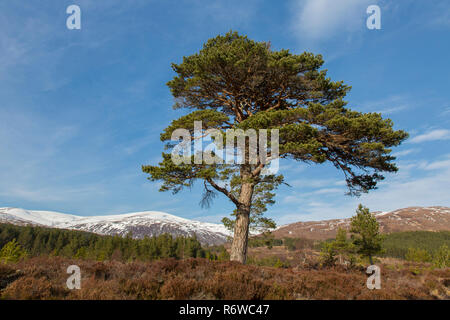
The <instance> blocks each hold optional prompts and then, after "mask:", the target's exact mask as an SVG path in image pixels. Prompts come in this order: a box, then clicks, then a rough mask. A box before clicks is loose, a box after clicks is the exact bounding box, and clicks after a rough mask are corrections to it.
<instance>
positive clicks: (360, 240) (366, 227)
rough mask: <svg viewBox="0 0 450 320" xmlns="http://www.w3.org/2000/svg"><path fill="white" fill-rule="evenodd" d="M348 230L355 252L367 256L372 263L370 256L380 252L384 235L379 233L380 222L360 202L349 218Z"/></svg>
mask: <svg viewBox="0 0 450 320" xmlns="http://www.w3.org/2000/svg"><path fill="white" fill-rule="evenodd" d="M350 232H351V233H352V235H351V239H352V243H353V245H354V247H355V250H356V252H357V253H358V254H360V255H362V256H365V257H368V258H369V261H370V264H373V259H372V257H373V256H374V255H376V254H379V253H381V252H382V245H383V239H384V237H383V236H382V235H381V234H380V224H379V223H378V221H377V219H376V218H375V216H374V215H373V214H372V213H370V211H369V209H368V208H366V207H364V206H363V205H361V204H360V205H359V206H358V209H356V215H355V216H353V217H352V219H351V228H350Z"/></svg>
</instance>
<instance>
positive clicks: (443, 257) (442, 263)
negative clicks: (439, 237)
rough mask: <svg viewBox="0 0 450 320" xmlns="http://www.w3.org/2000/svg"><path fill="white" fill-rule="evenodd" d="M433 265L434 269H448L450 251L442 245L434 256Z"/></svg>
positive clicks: (449, 265)
mask: <svg viewBox="0 0 450 320" xmlns="http://www.w3.org/2000/svg"><path fill="white" fill-rule="evenodd" d="M433 265H434V266H435V267H436V268H447V267H450V249H449V248H448V247H447V245H445V244H443V245H442V246H441V247H440V248H439V250H438V251H437V252H436V253H435V254H434V257H433Z"/></svg>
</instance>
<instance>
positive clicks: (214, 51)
mask: <svg viewBox="0 0 450 320" xmlns="http://www.w3.org/2000/svg"><path fill="white" fill-rule="evenodd" d="M323 63H324V61H323V59H322V56H321V55H314V54H312V53H308V52H305V53H302V54H300V55H297V54H293V53H291V52H289V50H284V49H283V50H279V51H276V50H273V49H272V48H271V46H270V43H266V42H256V41H253V40H250V39H248V38H247V37H246V36H242V35H239V34H238V33H237V32H229V33H227V34H225V35H223V36H222V35H219V36H217V37H215V38H212V39H210V40H208V41H207V42H206V43H205V44H204V46H203V48H202V49H201V50H200V51H199V52H198V53H196V54H193V55H191V56H187V57H184V58H183V61H182V62H181V63H180V64H172V68H173V70H174V71H175V73H176V75H175V77H174V78H173V79H172V80H171V81H169V82H168V83H167V85H168V86H169V87H170V90H171V92H172V95H173V96H174V98H175V105H174V108H176V109H178V108H186V109H190V110H191V111H192V112H191V113H189V114H186V115H184V116H182V117H180V118H179V119H176V120H174V121H173V122H172V123H171V124H170V125H169V126H168V127H167V128H166V129H165V130H164V131H163V133H162V134H161V140H162V141H165V142H167V145H166V146H167V148H168V149H172V150H173V148H174V147H175V144H174V142H173V141H171V137H172V134H173V133H174V132H175V130H177V129H179V128H184V129H187V130H189V133H190V138H191V144H194V141H196V140H198V139H199V136H198V135H195V124H194V122H195V121H201V122H202V129H204V130H206V129H217V130H219V131H220V132H221V133H222V137H223V139H220V138H216V139H215V140H214V143H215V144H216V147H217V148H218V149H220V145H221V144H223V142H224V141H226V140H227V139H228V138H230V139H232V141H233V145H231V146H230V145H227V148H228V151H230V149H232V148H233V147H234V153H235V154H240V155H241V159H242V163H234V164H229V163H224V162H223V161H221V158H220V152H217V153H215V154H212V153H211V152H209V151H208V152H203V153H202V152H201V151H198V150H196V152H197V153H196V155H198V156H200V155H201V156H202V159H203V160H202V161H200V162H199V163H196V164H194V161H193V159H194V157H195V155H192V156H191V157H190V160H191V161H190V162H188V163H175V162H174V161H173V160H172V157H171V153H163V154H162V161H161V162H160V163H159V165H157V166H152V165H148V166H143V167H142V170H143V171H144V172H146V173H148V174H149V179H150V180H152V181H157V180H162V181H163V184H162V186H161V188H160V191H169V190H170V191H172V192H174V193H177V192H179V191H180V190H182V189H183V188H184V187H191V186H192V185H193V183H194V182H195V181H196V180H200V181H201V183H202V185H203V187H204V195H203V198H202V202H201V203H202V204H203V205H206V206H207V205H209V204H210V203H211V201H212V199H213V198H214V197H215V196H216V193H217V192H219V193H221V194H223V195H225V196H226V197H228V198H229V200H230V201H232V202H233V204H234V205H235V206H236V209H235V210H234V212H233V217H232V218H233V219H232V220H230V219H228V220H227V219H225V221H224V222H225V223H226V224H227V225H228V226H230V227H232V228H234V237H233V242H232V246H231V260H235V261H240V262H241V263H245V260H246V256H247V244H248V234H249V228H250V227H251V224H256V225H258V224H261V225H263V226H269V227H270V226H273V225H274V223H273V221H272V220H270V219H268V218H264V217H263V213H264V212H265V211H266V210H267V206H268V205H271V204H273V203H274V200H273V198H274V195H275V193H274V192H273V191H274V190H276V189H277V187H278V186H279V185H280V184H282V183H284V177H283V176H282V175H277V174H270V173H267V174H265V175H263V173H264V169H265V168H266V167H267V165H268V163H266V162H265V161H262V160H261V159H256V162H255V161H252V160H255V159H254V158H253V159H252V157H250V155H249V154H250V151H251V150H249V145H248V143H247V144H245V146H244V147H239V145H238V144H236V143H235V141H234V137H233V134H234V133H236V132H234V133H231V132H230V131H229V129H236V130H239V129H240V130H255V131H254V132H256V136H257V137H259V134H260V133H261V130H266V129H277V130H279V141H278V147H279V157H280V158H285V159H291V160H296V161H300V162H305V163H310V164H313V163H317V164H321V163H324V162H327V161H328V162H330V163H332V164H333V165H334V166H335V167H336V168H337V169H339V170H341V171H342V172H343V173H344V175H345V180H346V182H347V186H348V189H349V194H352V195H358V194H360V193H361V192H368V191H369V190H372V189H375V188H376V185H377V182H378V181H380V180H382V179H384V177H383V175H382V174H383V172H395V171H397V167H396V166H395V164H394V163H393V160H395V157H393V156H392V155H390V153H391V149H390V148H391V147H395V146H397V145H399V144H400V143H401V142H402V141H403V140H404V139H406V138H407V133H406V132H404V131H401V130H399V131H395V130H393V123H392V121H391V120H390V119H383V118H382V116H381V114H379V113H361V112H357V111H353V110H351V109H349V108H347V107H346V102H345V101H344V100H343V99H344V97H345V96H346V94H347V93H348V92H349V90H350V87H349V86H347V85H345V84H344V83H343V82H342V81H338V82H333V81H331V80H330V78H328V77H327V75H326V70H320V68H321V67H322V65H323ZM271 137H272V136H270V137H267V145H265V143H264V142H263V141H262V140H260V139H259V138H257V139H258V142H259V143H258V144H256V145H257V146H258V147H256V148H255V149H256V153H257V154H259V155H261V154H266V155H267V158H268V159H269V160H273V158H276V157H277V156H276V145H277V142H276V141H275V142H274V144H272V142H271ZM244 138H245V139H246V140H247V141H248V140H249V137H248V136H245V134H244ZM229 147H231V148H229ZM252 151H255V150H252ZM207 157H214V158H215V159H216V160H217V161H216V162H215V163H213V164H208V163H207V162H206V161H204V159H205V158H207ZM272 157H273V158H272ZM199 158H200V157H198V158H197V159H199Z"/></svg>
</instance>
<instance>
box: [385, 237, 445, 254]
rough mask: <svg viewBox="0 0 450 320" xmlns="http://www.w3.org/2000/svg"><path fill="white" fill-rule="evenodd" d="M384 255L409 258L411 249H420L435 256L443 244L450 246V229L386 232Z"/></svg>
mask: <svg viewBox="0 0 450 320" xmlns="http://www.w3.org/2000/svg"><path fill="white" fill-rule="evenodd" d="M384 237H385V240H384V242H383V248H384V253H383V254H382V256H385V257H393V258H400V259H407V254H408V251H409V250H410V249H413V250H414V249H416V250H417V249H420V250H423V251H426V252H427V253H428V254H429V255H431V256H434V255H435V253H436V252H437V251H438V250H439V248H440V247H441V246H443V245H446V246H447V247H450V231H439V232H431V231H407V232H394V233H390V234H386V235H385V236H384Z"/></svg>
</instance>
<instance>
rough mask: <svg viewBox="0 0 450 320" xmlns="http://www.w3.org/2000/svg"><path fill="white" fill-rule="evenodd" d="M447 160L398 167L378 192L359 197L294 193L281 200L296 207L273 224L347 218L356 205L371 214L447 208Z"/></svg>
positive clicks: (449, 166) (449, 178) (449, 165)
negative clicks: (414, 207) (431, 207)
mask: <svg viewBox="0 0 450 320" xmlns="http://www.w3.org/2000/svg"><path fill="white" fill-rule="evenodd" d="M449 159H450V155H446V156H444V157H443V158H442V159H439V160H435V161H414V162H411V163H409V164H406V165H404V164H402V165H401V166H400V172H399V174H396V175H394V176H391V177H388V179H386V180H385V181H384V182H383V183H381V184H380V186H379V190H374V191H371V192H370V193H368V194H364V195H362V196H361V197H360V198H351V197H348V196H343V195H342V191H341V192H340V193H339V192H328V191H329V190H331V189H333V188H329V187H328V188H327V187H326V188H324V189H323V190H325V192H324V193H322V194H316V196H314V195H312V194H310V193H308V194H301V193H299V192H295V191H294V192H293V194H291V195H289V196H287V197H285V198H284V201H283V202H285V203H288V204H290V205H298V207H297V209H291V210H284V212H279V213H278V214H277V218H276V221H277V223H278V224H279V225H282V224H287V223H292V222H296V221H313V220H322V219H335V218H337V217H339V218H342V217H350V216H352V215H354V212H355V209H356V207H357V206H358V204H359V203H362V204H363V205H365V206H368V207H369V208H370V209H371V210H372V211H391V210H395V209H398V208H404V207H412V206H432V205H442V206H448V205H450V203H449V199H450V190H449V188H448V186H449V185H450V160H449ZM319 190H320V189H319ZM336 191H337V190H336ZM316 192H317V191H316ZM317 195H320V197H317Z"/></svg>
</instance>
